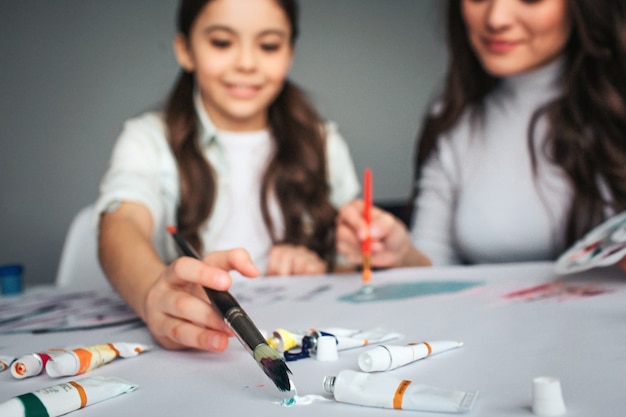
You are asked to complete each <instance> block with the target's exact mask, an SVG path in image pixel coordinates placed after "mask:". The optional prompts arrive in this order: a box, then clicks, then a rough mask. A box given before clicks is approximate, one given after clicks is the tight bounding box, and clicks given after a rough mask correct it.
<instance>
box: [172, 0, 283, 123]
mask: <svg viewBox="0 0 626 417" xmlns="http://www.w3.org/2000/svg"><path fill="white" fill-rule="evenodd" d="M291 35H292V28H291V25H290V23H289V20H288V18H287V15H286V14H285V12H284V10H283V9H282V8H281V7H280V6H279V5H278V3H277V2H276V1H275V0H213V1H210V2H209V3H207V4H206V6H204V8H203V9H202V11H201V12H200V14H199V15H198V17H197V18H196V20H195V22H194V24H193V26H192V28H191V32H190V35H189V38H188V39H187V38H184V37H183V36H181V35H178V36H177V38H176V40H175V42H174V50H175V52H176V57H177V60H178V62H179V63H180V65H181V66H182V67H183V68H184V69H185V70H187V71H193V72H194V73H195V79H196V83H197V86H198V88H199V90H200V94H201V96H202V102H203V104H204V107H205V109H206V111H207V113H208V114H209V116H210V118H211V120H212V121H213V123H214V124H215V126H216V127H217V128H218V129H221V130H230V131H253V130H261V129H264V128H266V127H267V109H268V107H269V105H270V104H271V103H272V101H273V100H274V99H275V97H276V96H277V95H278V93H279V92H280V91H281V89H282V87H283V84H284V82H285V79H286V77H287V73H288V71H289V69H290V67H291V62H292V58H293V44H292V38H291Z"/></svg>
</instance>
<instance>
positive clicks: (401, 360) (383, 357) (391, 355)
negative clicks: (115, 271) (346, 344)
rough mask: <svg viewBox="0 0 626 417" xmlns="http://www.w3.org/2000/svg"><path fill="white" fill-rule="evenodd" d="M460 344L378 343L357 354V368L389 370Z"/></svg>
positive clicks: (446, 342)
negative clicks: (400, 344)
mask: <svg viewBox="0 0 626 417" xmlns="http://www.w3.org/2000/svg"><path fill="white" fill-rule="evenodd" d="M461 346H463V343H462V342H455V341H452V340H440V341H434V342H422V343H411V344H407V345H405V346H395V345H380V346H376V347H375V348H373V349H370V350H368V351H367V352H363V353H361V354H360V355H359V368H361V370H362V371H363V372H376V371H389V370H391V369H396V368H399V367H400V366H403V365H406V364H408V363H411V362H415V361H418V360H420V359H424V358H425V357H427V356H430V355H436V354H437V353H441V352H445V351H447V350H451V349H456V348H459V347H461Z"/></svg>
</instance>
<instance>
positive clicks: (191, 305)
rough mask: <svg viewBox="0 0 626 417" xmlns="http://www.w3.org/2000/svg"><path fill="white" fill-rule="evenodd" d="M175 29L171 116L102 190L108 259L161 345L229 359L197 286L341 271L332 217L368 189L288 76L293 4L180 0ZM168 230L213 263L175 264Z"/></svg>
mask: <svg viewBox="0 0 626 417" xmlns="http://www.w3.org/2000/svg"><path fill="white" fill-rule="evenodd" d="M177 25H178V34H177V36H176V38H175V41H174V52H175V55H176V58H177V61H178V62H179V64H180V66H181V67H182V70H183V71H182V73H181V75H180V77H179V79H178V81H177V83H176V85H175V86H174V88H173V90H172V92H171V94H170V96H169V99H168V101H167V104H166V107H165V111H164V112H163V113H157V112H153V113H148V114H145V115H142V116H140V117H138V118H135V119H132V120H130V121H128V122H127V123H126V125H125V128H124V131H123V132H122V134H121V136H120V138H119V139H118V142H117V143H116V145H115V149H114V151H113V157H112V160H111V165H110V168H109V170H108V172H107V174H106V176H105V178H104V180H103V182H102V188H101V196H100V198H99V200H98V203H97V208H98V212H99V213H102V215H101V218H100V238H99V256H100V261H101V264H102V267H103V270H104V271H105V273H106V275H107V277H108V278H109V280H110V282H111V284H112V285H113V286H114V288H115V289H116V290H117V291H118V292H119V293H120V294H121V295H122V297H124V298H125V299H126V301H127V302H128V303H129V304H130V305H131V306H132V307H133V308H134V309H135V311H137V313H138V314H139V315H140V316H141V318H142V319H143V320H144V321H145V322H146V324H147V325H148V327H149V329H150V331H151V332H152V334H153V335H154V337H155V338H156V340H157V341H158V342H160V343H161V344H162V345H163V346H165V347H168V348H179V347H195V348H201V349H209V350H214V351H220V350H223V349H225V347H226V344H227V336H228V335H229V332H228V330H227V328H226V327H225V326H224V324H223V322H222V320H221V318H220V317H219V316H218V315H217V313H216V312H215V311H214V310H213V309H212V308H211V306H210V305H209V304H208V302H207V299H206V297H205V295H204V294H203V291H202V290H201V287H200V286H199V285H198V284H201V285H203V286H208V287H213V288H216V289H225V288H227V287H228V286H229V285H230V282H231V281H230V276H229V275H228V274H227V273H226V272H225V271H228V270H231V269H234V270H237V271H239V272H240V273H241V274H242V275H244V276H249V277H250V276H255V275H257V274H258V273H259V269H257V267H255V264H256V265H257V266H258V267H260V270H261V271H264V272H265V273H266V274H268V275H284V274H310V273H321V272H326V271H331V270H332V268H333V261H334V258H335V249H334V224H335V216H336V209H335V207H338V206H339V205H341V204H343V203H345V202H347V201H349V200H351V199H353V198H354V197H355V195H356V194H357V192H358V182H357V179H356V175H355V172H354V168H353V164H352V161H351V158H350V155H349V153H348V149H347V146H346V144H345V142H344V141H343V139H342V138H341V137H340V136H339V134H338V133H337V131H336V129H335V127H334V126H333V125H330V124H327V125H324V123H322V121H321V119H320V118H319V116H318V115H317V113H316V112H315V110H314V109H313V107H312V106H311V105H310V103H309V102H308V101H307V99H306V97H305V95H304V94H303V92H302V91H300V90H299V89H298V88H296V86H295V85H293V84H292V83H291V82H290V81H288V80H287V78H286V77H287V73H288V71H289V68H290V66H291V63H292V58H293V54H294V50H293V48H294V43H295V40H296V38H297V35H298V26H297V5H296V3H295V1H294V0H203V1H201V0H182V2H181V3H180V8H179V14H178V22H177ZM168 225H175V226H177V228H178V230H179V231H180V232H181V233H182V235H183V236H184V237H185V238H186V239H187V240H188V241H189V242H190V243H191V244H192V245H193V246H194V247H195V248H196V249H197V250H198V252H199V253H203V254H208V255H207V256H206V257H205V259H204V261H205V262H204V263H203V262H199V261H196V260H193V259H189V258H183V259H178V260H175V259H176V258H177V256H178V253H177V251H176V248H175V245H174V243H173V241H172V239H171V237H170V236H169V235H168V234H167V231H166V228H167V226H168ZM232 248H244V249H245V251H244V250H241V249H237V250H232ZM226 250H230V251H226ZM248 254H249V255H250V256H248Z"/></svg>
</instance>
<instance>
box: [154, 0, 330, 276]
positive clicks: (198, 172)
mask: <svg viewBox="0 0 626 417" xmlns="http://www.w3.org/2000/svg"><path fill="white" fill-rule="evenodd" d="M210 1H211V0H182V1H181V2H180V4H179V9H178V19H177V31H178V33H180V34H182V35H183V36H184V37H185V38H187V39H189V35H190V32H191V28H192V26H193V23H194V22H195V19H196V17H197V16H198V14H199V13H200V12H201V11H202V9H203V8H204V7H205V6H206V5H207V4H208V3H209V2H210ZM276 3H277V4H278V5H279V6H280V7H281V8H282V9H283V10H284V12H285V14H286V16H287V18H288V20H289V22H290V24H291V44H292V45H293V44H295V41H296V39H297V37H298V7H297V4H296V2H295V0H276ZM194 84H195V81H194V74H193V73H189V72H184V71H182V72H181V73H180V75H179V77H178V80H177V82H176V84H175V85H174V87H173V89H172V91H171V93H170V95H169V98H168V101H167V103H166V108H165V121H166V125H167V129H168V140H169V143H170V146H171V148H172V151H173V153H174V155H175V157H176V161H177V163H178V170H179V174H180V182H181V201H180V205H179V207H178V212H177V221H178V229H179V231H180V232H181V234H182V235H183V236H184V237H185V238H186V239H188V240H189V242H190V243H191V244H192V245H193V246H194V247H195V248H196V249H197V250H199V251H202V242H201V239H200V236H199V232H198V231H199V228H200V227H201V226H202V225H203V224H204V223H205V222H206V221H207V219H208V218H209V216H210V214H211V210H212V208H213V205H214V203H215V198H216V186H215V182H216V179H215V173H214V171H213V169H212V167H211V165H210V164H209V162H208V161H207V160H206V158H205V157H204V155H203V152H202V149H201V148H200V143H199V138H198V133H199V127H198V119H197V116H196V110H195V107H194V102H193V93H194ZM268 121H269V130H270V132H271V135H272V138H273V140H274V142H275V144H276V147H275V148H276V152H275V155H274V156H273V158H272V160H271V161H270V163H269V166H268V169H267V171H266V172H265V174H264V176H263V180H262V192H261V201H259V202H258V203H259V204H261V209H262V213H263V219H264V222H265V225H266V227H267V228H268V230H269V233H270V235H271V237H272V240H273V242H274V243H289V244H294V245H304V246H306V247H308V248H309V249H311V250H313V251H315V252H316V253H317V254H318V255H320V257H322V258H323V259H324V260H326V261H327V262H328V265H329V269H331V268H332V266H333V259H334V258H335V241H334V239H335V237H334V236H335V233H334V224H335V216H336V209H335V208H334V207H333V206H332V204H331V203H330V190H329V187H328V181H327V166H326V157H325V155H326V154H325V148H326V144H325V137H324V131H323V122H322V120H321V118H320V116H319V115H318V114H317V112H316V111H315V109H314V108H313V106H312V105H311V103H310V102H309V100H308V98H307V96H306V94H305V93H304V92H303V91H302V90H300V89H299V88H298V87H297V86H296V85H294V84H293V83H292V82H290V81H289V80H287V81H286V83H285V85H284V86H283V89H282V91H281V92H280V93H279V94H278V96H277V97H276V99H275V100H274V102H273V103H272V104H271V105H270V107H269V110H268ZM272 193H274V194H275V195H276V198H277V200H278V203H279V205H280V208H281V210H282V215H283V219H284V223H285V234H284V236H283V237H279V236H277V234H276V230H275V226H274V225H273V224H272V221H271V218H270V215H269V210H268V198H269V196H270V195H271V194H272ZM251 203H252V204H253V203H254V202H251Z"/></svg>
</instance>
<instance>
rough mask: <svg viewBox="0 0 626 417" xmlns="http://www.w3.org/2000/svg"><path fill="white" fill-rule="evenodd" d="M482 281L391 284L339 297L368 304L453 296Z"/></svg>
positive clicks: (342, 299)
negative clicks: (446, 295)
mask: <svg viewBox="0 0 626 417" xmlns="http://www.w3.org/2000/svg"><path fill="white" fill-rule="evenodd" d="M483 284H484V282H481V281H420V282H406V283H389V284H383V285H377V286H373V287H372V288H373V291H371V292H363V291H361V290H359V291H357V292H354V293H350V294H346V295H343V296H341V297H339V300H340V301H348V302H351V303H368V302H375V301H389V300H403V299H406V298H415V297H426V296H429V295H440V294H453V293H457V292H460V291H464V290H467V289H468V288H473V287H476V286H479V285H483Z"/></svg>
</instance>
